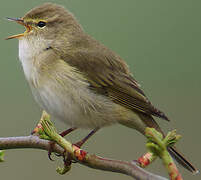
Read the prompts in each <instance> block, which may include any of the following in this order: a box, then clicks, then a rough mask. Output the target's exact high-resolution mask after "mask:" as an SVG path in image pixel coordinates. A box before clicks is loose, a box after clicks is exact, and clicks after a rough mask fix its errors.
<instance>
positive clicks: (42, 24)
mask: <svg viewBox="0 0 201 180" xmlns="http://www.w3.org/2000/svg"><path fill="white" fill-rule="evenodd" d="M37 26H38V27H40V28H42V27H45V26H46V22H44V21H39V22H38V24H37Z"/></svg>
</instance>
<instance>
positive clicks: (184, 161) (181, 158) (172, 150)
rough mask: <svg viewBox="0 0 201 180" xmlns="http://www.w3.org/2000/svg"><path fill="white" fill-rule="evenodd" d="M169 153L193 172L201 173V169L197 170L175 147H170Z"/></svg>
mask: <svg viewBox="0 0 201 180" xmlns="http://www.w3.org/2000/svg"><path fill="white" fill-rule="evenodd" d="M168 151H169V153H170V154H171V156H172V157H173V158H174V159H175V160H176V161H177V162H178V163H179V164H180V165H181V166H183V167H184V168H185V169H187V170H189V171H190V172H192V173H193V174H197V173H199V170H197V169H196V168H195V167H194V166H193V165H192V164H191V163H190V162H189V161H188V160H187V159H185V158H184V156H183V155H182V154H181V153H179V152H178V151H177V150H176V148H175V147H169V148H168Z"/></svg>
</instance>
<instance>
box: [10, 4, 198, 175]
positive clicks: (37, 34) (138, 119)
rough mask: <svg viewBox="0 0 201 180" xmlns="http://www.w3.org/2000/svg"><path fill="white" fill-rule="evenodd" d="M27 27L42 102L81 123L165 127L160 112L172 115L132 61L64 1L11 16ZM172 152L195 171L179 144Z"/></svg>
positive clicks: (24, 42)
mask: <svg viewBox="0 0 201 180" xmlns="http://www.w3.org/2000/svg"><path fill="white" fill-rule="evenodd" d="M8 19H9V20H11V21H15V22H17V23H18V24H21V25H23V26H24V27H25V28H26V31H25V32H24V33H22V34H18V35H13V36H10V37H8V38H7V39H14V38H17V39H18V40H19V60H20V62H21V64H22V67H23V71H24V74H25V77H26V80H27V81H28V84H29V86H30V89H31V91H32V94H33V96H34V98H35V100H36V102H37V103H38V104H39V106H40V107H41V108H42V109H43V110H45V112H47V113H48V114H50V115H51V116H52V117H54V118H55V119H58V120H61V121H63V122H64V123H66V124H67V125H68V126H70V130H68V132H70V131H73V130H75V129H77V128H78V129H79V128H80V129H82V128H84V129H90V130H92V131H91V133H90V134H89V135H88V136H87V137H86V138H85V139H84V140H83V141H82V142H81V144H80V146H81V145H82V143H83V142H85V141H86V140H87V139H88V138H89V137H90V136H91V135H93V134H94V133H95V132H96V131H97V130H98V129H100V128H103V127H105V126H110V125H114V124H122V125H124V126H127V127H129V128H132V129H135V130H137V131H139V132H140V133H141V134H143V135H145V129H146V128H147V127H151V128H155V129H156V130H157V131H159V132H161V133H163V131H162V130H161V128H160V127H159V125H158V123H157V122H156V121H155V119H154V117H158V118H161V119H164V120H166V121H169V118H168V117H167V116H166V115H165V114H164V113H163V112H162V111H160V110H158V109H157V108H156V107H154V105H153V104H152V103H151V102H150V101H149V99H148V98H147V96H146V95H145V94H144V92H143V91H142V89H141V87H140V85H139V83H138V82H137V81H136V80H135V79H134V77H133V74H132V73H131V72H130V70H129V67H128V65H127V64H126V62H125V61H124V60H123V59H122V58H121V57H120V56H119V55H117V54H116V53H115V52H113V51H112V50H110V49H109V48H107V47H106V46H104V45H103V44H102V43H100V42H98V41H97V40H95V39H94V38H93V37H91V36H90V35H88V34H87V33H86V32H85V31H84V30H83V28H82V26H81V25H80V24H79V23H78V21H77V20H76V18H75V17H74V15H73V14H72V13H71V12H69V11H68V10H67V9H65V8H64V7H63V6H61V5H57V4H54V3H44V4H42V5H40V6H37V7H35V8H33V9H31V10H30V11H28V12H27V13H26V14H25V15H24V16H23V17H21V18H8ZM168 151H169V153H170V154H171V155H172V157H174V158H175V160H176V161H178V162H179V163H180V164H181V165H182V166H183V167H184V168H186V169H187V170H189V171H190V172H192V173H196V172H197V169H196V168H195V167H194V166H193V165H192V164H191V163H190V162H189V161H188V160H187V159H186V158H184V156H183V155H181V154H180V153H179V152H178V151H177V150H176V148H175V147H168Z"/></svg>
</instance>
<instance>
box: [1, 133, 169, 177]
mask: <svg viewBox="0 0 201 180" xmlns="http://www.w3.org/2000/svg"><path fill="white" fill-rule="evenodd" d="M49 142H50V141H48V140H44V139H40V138H39V137H37V136H22V137H5V138H0V149H1V150H5V149H22V148H34V149H42V150H46V151H48V150H49V149H50V143H49ZM52 148H53V149H52V150H53V152H55V153H58V154H61V155H62V154H63V151H64V150H63V148H61V147H60V146H59V145H57V144H55V146H53V147H52ZM74 160H75V161H76V162H78V163H80V164H82V165H85V166H88V167H90V168H94V169H100V170H104V171H112V172H117V173H122V174H126V175H129V176H131V177H133V178H135V179H141V180H145V179H146V180H166V178H163V177H160V176H158V175H155V174H152V173H149V172H147V171H145V170H144V169H142V168H140V167H139V166H138V165H137V164H136V163H135V162H134V161H132V162H127V161H121V160H112V159H107V158H102V157H99V156H96V155H90V156H89V158H87V160H86V161H77V159H74Z"/></svg>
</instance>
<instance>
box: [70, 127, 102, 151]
mask: <svg viewBox="0 0 201 180" xmlns="http://www.w3.org/2000/svg"><path fill="white" fill-rule="evenodd" d="M98 130H99V128H95V129H94V130H93V131H91V132H90V133H89V134H88V135H87V136H86V137H84V138H83V139H82V140H80V141H78V142H77V143H75V144H74V145H75V146H77V147H79V148H81V146H82V145H83V144H84V143H85V142H86V141H87V140H88V139H89V138H90V137H91V136H92V135H94V134H95V133H96V132H97V131H98Z"/></svg>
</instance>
